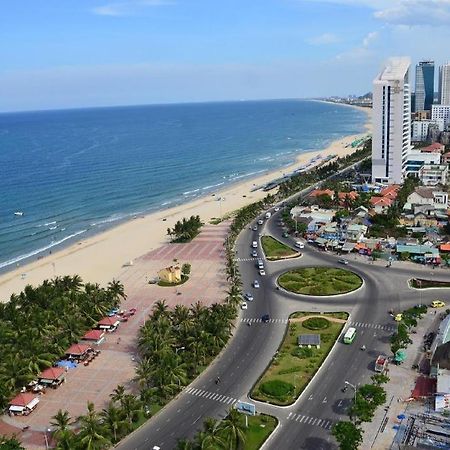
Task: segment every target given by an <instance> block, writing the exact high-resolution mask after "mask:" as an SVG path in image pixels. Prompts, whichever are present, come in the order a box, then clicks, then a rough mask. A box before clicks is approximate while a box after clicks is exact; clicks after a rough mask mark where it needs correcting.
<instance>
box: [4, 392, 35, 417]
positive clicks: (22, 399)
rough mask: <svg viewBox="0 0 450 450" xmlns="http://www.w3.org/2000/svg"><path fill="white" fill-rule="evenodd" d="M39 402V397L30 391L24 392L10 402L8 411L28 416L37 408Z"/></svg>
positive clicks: (12, 413)
mask: <svg viewBox="0 0 450 450" xmlns="http://www.w3.org/2000/svg"><path fill="white" fill-rule="evenodd" d="M38 403H39V397H36V395H34V394H31V393H30V392H22V393H20V394H19V395H17V396H16V397H14V398H13V399H12V400H11V401H10V402H9V408H8V412H9V414H10V415H23V416H27V415H28V414H30V413H31V411H33V409H35V408H36V406H37V405H38Z"/></svg>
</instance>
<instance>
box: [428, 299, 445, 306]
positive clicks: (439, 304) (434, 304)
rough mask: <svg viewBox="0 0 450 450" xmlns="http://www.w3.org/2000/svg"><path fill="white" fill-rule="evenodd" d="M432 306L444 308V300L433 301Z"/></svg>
mask: <svg viewBox="0 0 450 450" xmlns="http://www.w3.org/2000/svg"><path fill="white" fill-rule="evenodd" d="M430 306H431V307H432V308H443V307H444V306H445V303H444V302H443V301H442V300H433V301H432V302H431V305H430Z"/></svg>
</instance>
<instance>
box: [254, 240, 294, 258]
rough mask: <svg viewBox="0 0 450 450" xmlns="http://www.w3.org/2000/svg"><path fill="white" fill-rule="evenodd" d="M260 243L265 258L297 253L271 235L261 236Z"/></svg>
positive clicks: (282, 256) (283, 256)
mask: <svg viewBox="0 0 450 450" xmlns="http://www.w3.org/2000/svg"><path fill="white" fill-rule="evenodd" d="M261 244H262V247H263V250H264V253H265V255H266V258H267V259H272V260H273V259H280V258H285V257H286V256H294V255H298V253H297V252H296V251H294V250H292V249H291V248H290V247H288V246H287V245H284V244H283V243H282V242H280V241H277V240H276V239H274V238H273V237H271V236H262V237H261Z"/></svg>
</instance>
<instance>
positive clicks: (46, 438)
mask: <svg viewBox="0 0 450 450" xmlns="http://www.w3.org/2000/svg"><path fill="white" fill-rule="evenodd" d="M51 432H52V430H51V428H47V429H46V430H45V431H44V439H45V448H46V449H47V450H48V449H49V445H48V436H47V433H48V434H50V433H51Z"/></svg>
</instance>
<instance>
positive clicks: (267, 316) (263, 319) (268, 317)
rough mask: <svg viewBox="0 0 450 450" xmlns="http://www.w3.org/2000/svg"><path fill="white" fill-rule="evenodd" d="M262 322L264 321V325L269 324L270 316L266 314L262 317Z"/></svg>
mask: <svg viewBox="0 0 450 450" xmlns="http://www.w3.org/2000/svg"><path fill="white" fill-rule="evenodd" d="M261 320H262V321H263V322H264V323H267V322H268V321H269V320H270V316H269V314H264V315H263V316H262V317H261Z"/></svg>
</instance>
